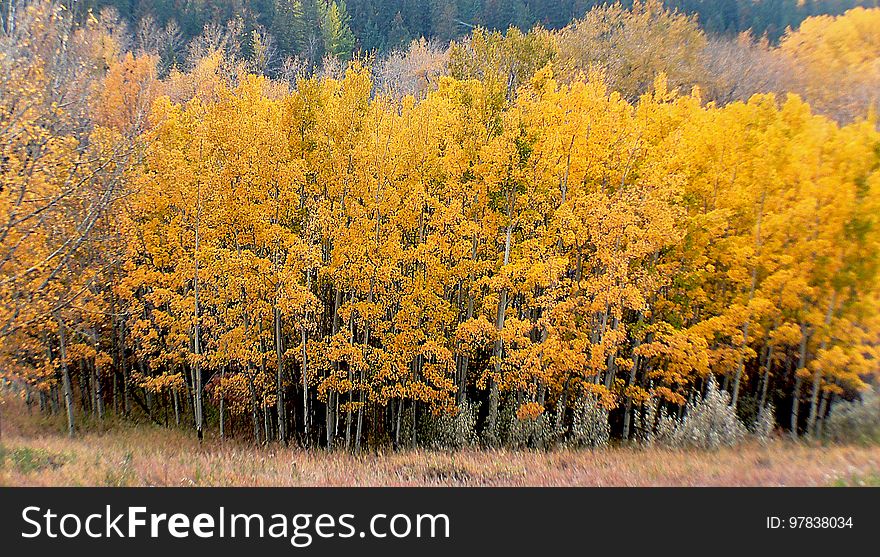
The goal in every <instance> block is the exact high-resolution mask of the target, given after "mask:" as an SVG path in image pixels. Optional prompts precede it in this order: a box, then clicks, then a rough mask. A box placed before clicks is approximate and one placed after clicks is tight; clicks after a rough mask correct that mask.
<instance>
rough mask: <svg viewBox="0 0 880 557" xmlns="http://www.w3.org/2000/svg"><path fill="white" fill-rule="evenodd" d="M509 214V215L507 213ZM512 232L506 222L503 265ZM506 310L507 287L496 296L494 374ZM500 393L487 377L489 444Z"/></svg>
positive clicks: (507, 258)
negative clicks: (496, 332) (496, 334)
mask: <svg viewBox="0 0 880 557" xmlns="http://www.w3.org/2000/svg"><path fill="white" fill-rule="evenodd" d="M508 216H509V215H508ZM512 233H513V225H512V224H508V226H507V232H506V234H505V237H504V265H505V266H506V265H508V264H509V263H510V240H511V234H512ZM506 312H507V288H506V287H505V288H503V289H502V290H501V294H500V295H499V297H498V313H497V318H496V321H495V328H496V330H497V331H498V339H496V340H495V346H494V348H493V350H492V357H493V359H494V360H495V376H500V375H501V354H502V349H503V341H502V339H501V332H502V331H503V330H504V319H505V315H506ZM499 398H500V394H499V392H498V382H497V381H496V380H495V379H494V377H490V378H489V415H488V417H487V418H486V441H487V443H488V444H489V445H490V446H494V445H497V444H498V435H497V432H496V429H497V424H498V405H499Z"/></svg>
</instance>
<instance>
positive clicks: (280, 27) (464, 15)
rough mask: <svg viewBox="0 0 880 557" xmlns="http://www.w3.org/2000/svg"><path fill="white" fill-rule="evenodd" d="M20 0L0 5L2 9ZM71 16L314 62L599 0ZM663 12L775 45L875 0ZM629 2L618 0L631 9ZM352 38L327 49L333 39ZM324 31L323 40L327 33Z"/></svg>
mask: <svg viewBox="0 0 880 557" xmlns="http://www.w3.org/2000/svg"><path fill="white" fill-rule="evenodd" d="M16 1H19V2H20V1H21V0H0V7H3V8H4V10H6V9H9V6H10V5H11V4H12V3H14V2H16ZM64 3H65V5H67V6H68V7H69V9H71V10H72V11H74V12H76V13H78V14H79V16H78V17H81V18H83V17H86V16H85V14H87V13H88V12H89V10H91V11H93V12H94V13H96V14H97V13H99V12H100V11H101V10H102V9H104V8H113V9H115V10H116V13H117V14H118V16H119V17H121V18H122V19H123V20H125V21H126V22H128V24H129V25H130V26H132V27H134V28H137V27H143V26H146V27H149V26H150V25H152V24H155V25H156V26H157V27H158V29H171V30H173V31H174V32H175V33H177V34H179V35H178V38H179V40H180V41H181V43H182V44H187V43H189V42H190V41H192V40H193V39H195V38H196V37H198V36H199V35H201V34H202V33H203V31H204V29H205V27H206V26H208V27H210V26H220V27H224V26H226V25H227V24H228V22H229V21H236V20H237V21H239V22H240V27H239V28H238V31H239V33H238V37H237V40H238V41H239V42H240V44H241V48H243V49H247V48H248V47H249V44H250V41H249V37H250V35H251V33H253V32H254V31H255V30H258V31H260V32H263V33H268V34H269V36H271V37H272V40H273V44H274V47H275V48H276V49H277V51H278V53H279V56H280V57H281V58H282V59H283V58H286V57H288V56H296V57H298V58H300V59H310V60H318V61H319V60H320V59H321V58H322V57H323V55H324V54H325V53H328V52H329V53H331V54H335V55H344V56H350V55H351V54H352V53H354V52H358V51H359V52H364V53H369V52H375V51H379V52H388V51H391V50H394V49H396V48H401V47H406V46H407V45H408V44H409V43H410V42H411V41H413V40H418V39H420V38H426V39H429V40H430V39H434V40H438V41H440V42H441V43H448V42H449V41H450V40H453V39H457V38H460V37H462V36H464V35H467V34H468V33H470V32H471V30H473V29H474V28H477V27H482V28H486V29H490V30H499V31H505V30H506V29H507V28H509V27H511V26H513V27H518V28H520V29H531V28H533V27H534V26H536V25H538V26H542V27H544V28H547V29H560V28H562V27H564V26H566V25H567V24H568V23H569V22H570V21H571V20H573V19H577V18H581V17H583V15H584V14H585V13H587V12H588V11H589V10H590V9H592V8H594V7H597V6H602V5H608V4H612V2H608V1H606V0H555V1H553V2H536V1H534V0H476V1H474V0H467V1H464V0H424V1H423V0H149V1H142V0H68V1H66V2H64ZM663 3H664V4H665V6H666V7H668V8H670V9H675V10H678V11H679V12H681V13H683V14H687V15H694V16H696V18H697V20H698V21H699V23H700V25H701V27H702V28H703V29H704V30H705V31H707V32H709V33H714V34H733V35H735V34H738V33H740V32H744V31H749V32H751V33H752V34H753V35H755V36H763V35H765V34H766V35H768V36H769V38H770V39H771V40H772V41H775V40H778V39H779V38H780V37H781V36H782V35H783V33H784V32H785V30H786V29H787V28H789V27H791V28H796V27H798V26H799V25H800V23H801V21H803V19H804V18H806V17H810V16H816V15H820V14H829V15H840V14H842V13H843V12H844V11H846V10H848V9H851V8H854V7H856V6H868V7H876V6H877V0H807V1H804V0H665V1H664V2H663ZM632 4H633V2H632V0H624V1H623V2H622V5H623V7H625V8H628V7H631V6H632ZM346 31H347V32H348V33H350V36H348V37H345V38H344V39H343V40H342V41H341V42H337V43H333V40H334V37H333V35H334V34H338V33H342V34H343V35H345V34H346ZM328 35H330V36H328Z"/></svg>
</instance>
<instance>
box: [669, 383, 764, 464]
mask: <svg viewBox="0 0 880 557" xmlns="http://www.w3.org/2000/svg"><path fill="white" fill-rule="evenodd" d="M746 431H747V430H746V427H745V426H744V425H743V423H742V422H741V421H740V419H739V418H738V417H737V416H736V410H735V409H734V408H733V407H732V406H731V405H730V394H729V393H728V392H726V391H724V390H723V389H721V388H719V387H717V386H716V385H715V378H714V377H712V376H711V375H710V376H709V384H708V386H707V388H706V396H705V397H703V398H702V399H699V400H697V401H696V402H692V403H690V404H688V407H687V409H686V410H685V416H684V419H683V420H682V421H681V424H679V425H678V427H676V428H675V433H674V434H673V444H674V445H675V446H678V447H695V448H701V449H717V448H718V447H722V446H728V447H731V446H734V445H737V444H738V443H740V442H741V441H742V440H743V439H744V438H745V436H746Z"/></svg>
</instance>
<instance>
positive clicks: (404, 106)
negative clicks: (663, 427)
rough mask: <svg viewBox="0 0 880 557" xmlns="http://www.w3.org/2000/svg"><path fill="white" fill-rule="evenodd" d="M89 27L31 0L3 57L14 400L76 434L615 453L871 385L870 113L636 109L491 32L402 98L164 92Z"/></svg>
mask: <svg viewBox="0 0 880 557" xmlns="http://www.w3.org/2000/svg"><path fill="white" fill-rule="evenodd" d="M828 19H833V18H828ZM92 20H93V21H92ZM92 20H88V21H86V22H84V23H80V22H76V21H74V20H73V19H72V18H71V17H69V16H68V15H66V14H65V13H64V11H63V10H61V9H59V8H58V7H57V6H56V5H55V4H53V3H50V2H34V3H30V4H28V5H27V6H25V7H22V8H21V9H20V10H19V12H18V14H17V15H16V23H15V27H14V28H13V29H10V28H9V27H8V26H7V27H5V31H4V35H3V38H2V41H0V44H2V48H0V74H2V82H3V84H2V94H0V377H2V378H3V379H4V380H5V381H6V382H7V384H9V385H16V386H17V388H19V389H20V390H21V393H22V396H24V397H26V399H27V402H28V404H29V405H33V406H39V408H40V409H41V410H42V411H44V412H47V413H61V414H63V415H65V416H66V419H67V423H68V425H69V433H70V435H76V433H77V430H78V429H79V428H82V427H83V423H84V422H83V420H84V419H86V416H90V417H89V418H88V422H89V423H90V424H95V423H96V422H100V421H101V420H104V419H108V417H109V416H110V415H113V416H127V417H129V418H130V419H133V420H134V419H137V420H148V421H153V422H156V423H159V424H164V425H168V426H169V427H171V426H174V427H177V426H179V427H190V428H193V430H194V431H195V433H194V435H198V437H199V439H201V438H202V436H203V435H205V434H206V432H210V434H211V435H212V436H215V435H219V436H220V437H221V438H225V437H229V436H233V435H234V436H236V437H246V438H248V439H252V440H253V442H256V443H267V442H272V441H278V442H283V443H296V444H299V445H302V446H308V447H326V448H343V449H347V450H351V451H360V450H366V449H368V448H376V447H383V446H391V447H395V448H398V447H400V448H403V447H411V446H430V447H439V446H452V445H455V444H456V443H454V442H446V441H444V439H446V438H447V437H449V435H448V434H447V433H443V431H441V430H442V429H443V427H445V426H443V424H447V425H448V424H453V425H452V427H454V428H456V427H457V428H464V429H466V430H467V432H466V435H465V437H464V438H463V439H464V440H463V441H461V442H463V443H479V444H482V445H484V446H490V447H493V446H501V445H503V444H505V443H510V441H509V439H510V435H509V432H510V431H511V428H515V427H524V426H523V425H522V424H544V425H546V426H547V427H548V428H550V429H551V430H552V432H553V433H552V436H553V439H555V441H554V442H558V443H564V442H566V440H567V439H570V438H571V437H572V436H573V435H575V433H574V423H575V422H576V421H577V420H578V419H579V418H578V416H580V415H581V414H583V413H584V412H587V411H592V412H594V413H597V414H601V415H602V416H604V418H603V419H606V420H607V422H608V424H609V425H608V427H609V428H610V435H611V437H612V438H617V439H621V440H627V439H634V438H637V437H638V436H639V435H641V433H640V432H641V431H642V430H643V429H644V428H645V427H650V424H648V426H646V425H645V423H646V418H645V416H646V415H650V416H655V415H656V414H655V413H654V411H655V410H657V409H662V410H663V412H664V413H669V414H670V415H678V416H681V415H682V413H683V412H685V411H686V409H687V407H688V404H689V403H690V402H693V401H694V400H695V398H697V397H700V396H702V395H703V393H705V392H706V389H707V386H709V385H710V384H712V383H715V384H717V385H718V386H719V388H720V389H722V390H723V391H726V392H727V393H729V404H730V405H731V406H732V407H733V408H734V409H736V411H737V412H738V414H739V416H740V417H741V418H742V419H743V421H744V422H746V423H752V422H753V421H755V420H757V419H758V416H759V414H761V413H762V411H764V410H763V409H771V408H772V413H773V414H772V420H773V422H775V424H777V426H778V427H780V428H782V429H784V430H786V431H787V432H789V433H790V434H791V435H794V436H798V435H804V434H807V435H809V434H812V433H813V432H815V431H816V429H817V427H819V426H818V424H820V423H821V421H822V420H823V419H824V418H825V416H826V415H828V413H829V411H830V409H831V405H832V403H833V402H834V401H835V400H836V399H852V398H854V397H857V396H858V395H859V393H860V392H862V391H863V390H865V389H866V388H868V385H869V383H872V382H873V381H874V380H875V379H876V377H877V374H878V363H877V357H878V346H880V288H878V286H880V282H878V274H877V273H878V254H880V250H878V248H880V227H878V222H877V221H878V218H880V132H878V128H877V123H876V120H875V119H874V116H873V113H871V112H870V111H869V110H867V109H866V110H865V111H864V115H863V116H862V117H858V118H854V119H852V120H851V121H849V122H848V123H846V122H844V123H841V122H840V121H838V120H835V119H832V118H830V117H828V116H825V115H822V114H819V113H817V112H815V111H814V110H813V109H811V106H810V105H809V104H807V101H805V100H803V98H805V97H802V96H798V95H794V94H788V95H786V94H778V95H777V94H773V93H766V94H760V93H759V94H755V95H751V96H750V98H748V99H746V100H731V101H730V102H716V101H715V100H714V99H707V98H704V92H703V91H704V89H702V88H700V87H692V88H691V87H687V86H685V85H688V84H687V83H685V82H683V81H682V82H677V83H674V84H673V83H671V81H670V78H669V77H667V73H665V72H664V71H657V72H655V73H652V74H651V76H650V82H649V83H647V84H645V85H646V86H645V88H644V90H638V89H635V90H633V91H621V90H619V89H618V88H615V87H613V86H612V83H613V80H611V79H609V76H608V75H607V72H604V71H602V69H601V68H600V67H598V66H595V65H590V66H588V67H575V66H572V65H571V64H565V63H564V62H565V60H566V59H569V60H570V57H569V58H566V57H565V56H560V55H557V54H553V51H552V49H553V48H557V46H556V45H561V44H562V43H564V41H565V40H571V38H570V36H569V35H566V33H574V30H576V27H573V28H572V29H567V30H563V31H562V32H560V33H556V32H540V31H533V32H530V33H523V32H519V31H517V30H515V29H511V30H510V31H509V32H508V33H507V34H506V35H503V34H499V33H495V34H492V33H489V32H484V31H481V30H477V31H475V32H474V34H473V35H472V37H470V38H469V39H468V40H467V41H463V42H459V43H455V44H453V45H452V47H451V50H450V56H451V57H452V58H450V61H449V67H450V68H453V71H442V72H439V73H437V74H436V75H433V74H431V75H428V74H427V73H425V74H423V75H422V80H423V81H424V83H425V84H426V85H425V87H424V88H423V89H421V90H419V91H418V92H413V93H412V94H399V95H397V94H391V93H388V92H386V91H385V90H383V89H381V88H379V87H377V85H376V82H375V78H374V72H373V71H372V69H371V68H372V65H371V62H370V60H368V59H362V60H361V59H356V60H354V61H351V62H349V63H347V64H345V65H344V67H340V68H339V69H338V70H337V71H333V72H329V71H328V72H323V73H321V72H315V73H312V74H303V75H301V76H299V77H298V78H296V79H294V80H288V81H286V80H282V79H278V78H275V77H272V76H269V75H266V74H265V72H261V71H259V70H258V69H255V67H253V66H252V65H249V64H248V63H246V62H241V61H236V60H232V59H230V58H229V57H228V56H225V55H224V53H223V51H222V49H215V50H213V51H211V52H208V53H207V54H206V55H204V56H202V57H201V58H199V59H198V60H197V61H195V62H194V63H193V64H192V65H191V66H190V67H188V68H186V69H185V70H184V69H178V68H176V67H174V68H171V69H169V70H167V71H160V70H159V69H158V64H159V59H158V57H157V56H156V55H154V54H151V53H149V52H138V51H136V50H128V49H126V48H125V47H124V42H123V40H122V39H121V38H119V37H118V36H117V35H115V34H114V33H113V32H112V29H110V30H108V28H107V27H106V26H104V25H102V24H101V22H99V21H98V20H96V19H95V18H92ZM808 21H810V20H808ZM878 21H880V19H878ZM819 23H822V22H821V21H820V22H819ZM573 29H574V30H573ZM875 34H876V28H875ZM250 40H251V46H252V47H253V48H252V50H253V51H254V52H257V53H259V46H260V40H261V38H260V37H259V36H256V35H254V36H253V37H251V39H250ZM798 44H800V45H801V47H800V48H801V49H803V48H805V47H803V44H802V43H798ZM878 44H880V43H878ZM547 45H550V46H547ZM875 46H876V45H875ZM545 48H546V49H548V50H545ZM793 48H794V47H790V49H793ZM505 49H506V50H505ZM548 53H549V54H548ZM456 56H457V57H456ZM468 56H470V58H468ZM481 60H483V61H485V60H489V63H490V64H492V66H491V67H492V68H495V69H496V70H497V71H495V72H493V71H488V70H486V69H485V68H482V67H481V66H480V65H479V64H480V61H481ZM868 60H869V63H867V64H868V65H869V66H870V64H873V66H870V68H873V69H870V70H868V69H866V70H864V72H867V71H877V68H878V66H877V58H870V57H868ZM870 60H873V62H870ZM456 64H458V68H459V69H458V70H456V69H455V68H456ZM866 67H868V66H866ZM462 68H464V69H462ZM826 71H830V69H827V67H826ZM841 83H844V82H841ZM694 84H697V83H696V82H694V83H692V84H691V85H694ZM830 87H834V85H833V84H832V85H830ZM649 410H651V412H648V411H649ZM541 427H544V426H543V425H542V426H541ZM444 436H445V437H444Z"/></svg>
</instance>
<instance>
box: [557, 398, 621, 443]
mask: <svg viewBox="0 0 880 557" xmlns="http://www.w3.org/2000/svg"><path fill="white" fill-rule="evenodd" d="M610 437H611V426H610V425H609V424H608V410H606V409H605V408H604V407H603V406H602V405H601V404H599V401H598V400H596V397H594V396H588V397H585V398H581V399H579V400H578V401H577V402H576V403H575V405H574V408H573V409H572V419H571V431H570V433H569V436H568V440H567V441H566V445H568V446H569V447H578V448H580V447H594V448H597V447H605V446H607V445H608V440H609V439H610Z"/></svg>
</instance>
